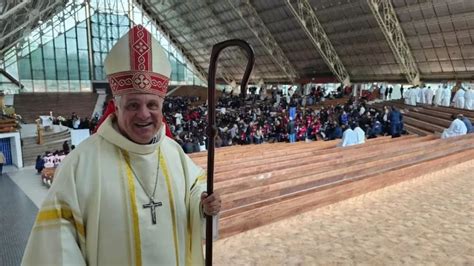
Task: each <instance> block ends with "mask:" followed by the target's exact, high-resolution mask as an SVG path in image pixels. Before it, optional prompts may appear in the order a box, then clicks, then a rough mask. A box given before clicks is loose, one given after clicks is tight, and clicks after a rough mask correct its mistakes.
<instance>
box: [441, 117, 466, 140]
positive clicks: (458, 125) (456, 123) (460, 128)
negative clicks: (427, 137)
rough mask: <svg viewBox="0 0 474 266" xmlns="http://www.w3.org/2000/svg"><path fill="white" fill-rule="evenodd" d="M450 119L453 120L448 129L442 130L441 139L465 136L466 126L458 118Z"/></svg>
mask: <svg viewBox="0 0 474 266" xmlns="http://www.w3.org/2000/svg"><path fill="white" fill-rule="evenodd" d="M451 118H452V119H453V122H451V125H450V126H449V128H447V129H445V130H443V133H442V134H441V138H442V139H445V138H451V137H456V136H462V135H466V134H467V127H466V124H464V122H463V121H462V120H461V119H460V117H459V116H456V115H452V116H451Z"/></svg>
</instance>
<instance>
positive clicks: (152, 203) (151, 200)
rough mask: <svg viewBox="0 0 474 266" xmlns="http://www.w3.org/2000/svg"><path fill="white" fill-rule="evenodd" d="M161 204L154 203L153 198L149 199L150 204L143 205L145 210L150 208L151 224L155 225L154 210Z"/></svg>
mask: <svg viewBox="0 0 474 266" xmlns="http://www.w3.org/2000/svg"><path fill="white" fill-rule="evenodd" d="M161 205H162V204H161V202H155V199H154V198H150V203H148V204H143V208H144V209H146V208H150V211H151V222H152V223H153V224H156V211H155V208H156V207H160V206H161Z"/></svg>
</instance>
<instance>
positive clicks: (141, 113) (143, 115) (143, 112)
mask: <svg viewBox="0 0 474 266" xmlns="http://www.w3.org/2000/svg"><path fill="white" fill-rule="evenodd" d="M136 116H137V118H139V119H141V120H146V119H148V117H150V110H148V107H147V106H146V105H142V106H140V108H139V109H138V111H137V114H136Z"/></svg>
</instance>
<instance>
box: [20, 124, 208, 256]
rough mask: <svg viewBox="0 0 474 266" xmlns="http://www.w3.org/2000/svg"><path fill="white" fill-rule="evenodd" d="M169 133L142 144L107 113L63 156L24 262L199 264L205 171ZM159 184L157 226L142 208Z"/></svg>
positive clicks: (157, 190)
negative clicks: (123, 132) (93, 131)
mask: <svg viewBox="0 0 474 266" xmlns="http://www.w3.org/2000/svg"><path fill="white" fill-rule="evenodd" d="M164 132H165V131H164V128H163V127H162V129H161V130H160V132H159V141H158V142H157V143H155V144H150V145H139V144H136V143H133V142H131V141H130V140H128V139H126V138H125V137H123V136H122V135H121V134H119V133H118V131H117V129H115V128H114V126H113V123H112V117H109V118H108V119H107V120H106V121H105V123H104V124H103V125H102V126H101V127H100V129H99V131H98V133H97V134H95V135H93V136H91V137H90V138H88V139H87V140H85V141H84V142H83V143H81V145H79V146H78V147H77V148H76V149H75V150H74V151H73V152H72V153H70V154H69V155H68V156H66V158H65V160H64V161H63V162H62V164H61V166H60V168H59V169H58V170H57V172H56V174H55V178H54V182H53V186H52V187H51V188H50V191H49V193H48V196H47V198H46V199H45V201H44V203H43V205H42V207H41V209H40V211H39V213H38V216H37V218H36V222H35V225H34V226H33V229H32V232H31V235H30V239H29V241H28V245H27V248H26V250H25V254H24V257H23V261H22V264H23V265H202V264H203V263H204V259H203V252H202V239H203V238H202V235H203V234H202V228H203V226H202V224H203V223H204V222H205V221H204V219H203V217H202V215H201V213H202V212H201V209H200V195H201V193H202V192H203V191H204V190H205V184H206V176H205V173H204V171H203V170H202V169H201V168H199V167H198V166H196V165H195V164H194V163H193V162H192V161H191V159H190V158H189V157H188V156H187V155H186V154H185V153H184V152H183V151H182V149H181V147H180V146H179V145H178V144H177V143H176V142H175V141H174V140H172V139H170V138H168V137H166V136H165V134H164ZM158 162H159V165H158ZM157 171H158V174H157ZM156 178H158V179H156ZM139 180H140V181H139ZM155 182H157V183H156V191H155V193H154V194H155V195H154V201H155V202H157V205H160V206H156V207H155V217H156V224H153V223H152V211H151V208H144V206H143V205H145V204H148V203H150V196H153V191H154V187H155ZM158 202H159V203H160V204H158Z"/></svg>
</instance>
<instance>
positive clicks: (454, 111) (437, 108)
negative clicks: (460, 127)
mask: <svg viewBox="0 0 474 266" xmlns="http://www.w3.org/2000/svg"><path fill="white" fill-rule="evenodd" d="M421 107H423V108H424V109H428V110H433V111H439V112H443V113H448V114H454V115H457V114H463V115H464V116H466V117H468V118H469V119H474V111H470V110H467V109H459V108H454V107H444V106H431V105H426V104H423V105H421Z"/></svg>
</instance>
